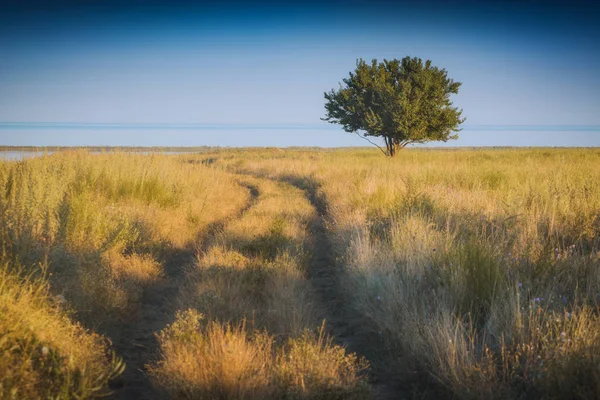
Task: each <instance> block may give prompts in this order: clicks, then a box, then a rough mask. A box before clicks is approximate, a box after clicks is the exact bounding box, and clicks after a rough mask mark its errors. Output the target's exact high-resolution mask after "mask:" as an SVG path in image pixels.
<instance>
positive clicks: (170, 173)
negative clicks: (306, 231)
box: [0, 151, 247, 398]
mask: <svg viewBox="0 0 600 400" xmlns="http://www.w3.org/2000/svg"><path fill="white" fill-rule="evenodd" d="M246 200H247V192H246V191H245V190H244V189H243V188H240V187H239V186H238V185H237V184H236V182H235V181H234V179H233V178H231V177H230V176H229V175H228V174H226V173H224V172H220V171H217V170H215V169H209V168H206V167H205V166H203V165H199V164H192V163H188V162H186V161H185V160H182V159H179V158H176V157H166V156H161V155H147V156H146V155H140V154H137V155H133V154H125V153H118V152H117V153H107V154H96V155H91V154H89V153H87V152H85V151H78V152H64V153H57V154H54V155H51V156H43V157H38V158H31V159H26V160H23V161H19V162H1V163H0V216H1V222H2V223H1V225H0V243H1V247H0V250H1V254H0V261H1V262H2V267H0V273H2V274H3V275H2V279H0V280H1V281H2V302H3V303H2V304H1V305H0V310H2V320H1V322H0V330H2V335H1V337H0V341H1V343H2V347H1V349H0V358H2V359H3V360H4V361H3V362H2V371H1V372H2V373H1V374H0V375H2V376H3V378H2V379H4V380H3V381H2V389H1V390H0V393H3V396H8V397H9V398H11V396H13V393H16V394H14V396H13V397H14V398H38V397H39V398H48V397H51V396H58V397H60V398H88V397H95V396H99V395H105V394H106V393H107V392H108V387H107V384H108V381H109V379H111V378H113V377H114V376H116V375H118V372H120V369H119V368H118V367H119V365H121V363H120V361H119V360H118V359H115V360H114V361H111V359H110V358H107V357H109V353H108V349H107V344H106V343H107V342H106V341H105V340H104V339H102V338H101V337H100V336H98V335H96V334H90V333H87V332H86V331H85V330H84V329H83V328H81V327H80V326H79V325H78V324H77V323H75V322H73V321H72V319H70V318H67V316H66V315H71V316H72V317H73V318H74V319H76V320H78V321H80V322H82V323H83V324H84V325H85V326H86V327H88V328H94V329H95V328H97V329H98V331H100V332H106V331H112V332H115V331H116V332H118V331H119V330H120V329H121V326H122V324H124V323H125V322H127V321H135V319H136V313H137V310H138V308H139V305H140V301H141V299H142V296H143V294H144V292H145V291H147V290H149V289H151V288H153V287H155V286H156V285H158V284H159V283H161V282H162V281H163V280H164V279H165V278H166V277H165V273H164V271H163V263H164V262H166V261H168V259H169V258H170V256H171V254H172V253H173V252H174V251H180V252H186V251H187V252H189V253H190V254H192V253H193V251H194V248H195V246H196V243H197V242H198V240H199V236H201V235H202V233H203V231H204V230H205V229H206V228H207V226H209V225H210V224H211V223H214V222H215V221H218V220H220V219H224V218H226V217H227V216H228V215H229V214H231V213H233V212H235V211H236V210H237V209H239V208H240V207H241V206H242V205H243V204H244V203H245V201H246ZM12 265H22V266H21V267H19V268H13V267H11V268H9V266H12ZM40 266H43V268H41V267H40ZM14 270H18V273H19V274H26V275H27V276H31V277H32V278H31V279H32V280H31V281H27V282H24V283H23V282H21V281H20V280H19V279H17V278H15V277H13V275H14V274H15V273H16V272H14ZM10 271H13V272H10ZM5 274H9V275H5ZM48 287H49V288H50V291H48V289H47V288H48ZM52 299H60V302H61V303H62V306H61V307H60V308H59V307H56V306H55V303H54V302H53V300H52ZM126 346H133V343H126V344H124V345H122V346H120V347H126ZM40 349H43V350H44V354H42V356H40V353H39V351H41V350H40ZM48 354H49V355H48ZM134 368H135V367H134Z"/></svg>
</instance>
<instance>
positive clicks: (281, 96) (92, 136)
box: [0, 0, 600, 146]
mask: <svg viewBox="0 0 600 400" xmlns="http://www.w3.org/2000/svg"><path fill="white" fill-rule="evenodd" d="M46 3H47V2H27V1H19V2H16V1H15V2H14V3H3V5H2V6H0V7H1V8H0V144H32V145H35V144H40V145H42V144H63V145H72V144H78V145H81V144H115V145H118V144H139V145H150V144H155V145H156V144H160V145H169V144H173V145H181V144H190V145H191V144H195V145H202V144H213V145H214V144H220V145H229V146H236V145H253V144H255V145H268V144H273V145H286V144H294V145H298V144H301V145H335V144H337V143H340V144H342V145H353V144H366V143H365V142H361V141H360V140H358V139H356V138H353V139H350V138H349V135H350V134H344V133H342V132H340V130H339V129H337V128H335V127H333V126H328V125H327V124H325V123H323V122H321V121H320V120H319V118H320V117H322V116H323V115H324V107H323V104H324V99H323V92H325V91H327V90H329V89H331V88H333V87H337V84H338V82H339V81H341V79H342V78H344V77H346V76H347V74H348V72H349V71H350V70H351V69H353V68H354V66H355V62H356V59H357V58H359V57H362V58H364V59H367V60H370V59H372V58H378V59H381V58H402V57H404V56H406V55H411V56H418V57H421V58H423V59H431V60H432V61H433V63H434V64H435V65H438V66H440V67H443V68H446V69H447V70H448V72H449V76H450V77H452V78H454V79H455V80H458V81H461V82H463V86H462V87H461V90H460V93H459V94H458V95H457V96H455V98H454V99H455V104H457V105H459V106H460V107H462V108H463V109H464V115H465V116H466V117H467V122H466V124H465V128H466V129H465V132H464V134H463V135H462V136H463V137H467V138H469V137H471V142H469V141H468V140H467V142H465V141H464V140H462V139H461V140H459V141H458V143H459V144H462V145H474V144H476V145H498V144H502V145H507V144H508V145H510V144H514V145H519V144H522V143H524V142H522V141H520V140H521V139H522V137H521V134H520V133H519V134H516V135H513V136H515V137H514V138H513V139H510V140H508V143H507V138H510V135H509V136H504V137H502V138H500V139H498V134H486V135H483V136H479V137H477V136H476V132H480V131H481V132H483V131H486V132H489V129H490V128H489V127H485V126H492V125H493V126H494V128H493V129H498V126H501V127H502V126H504V127H506V126H515V125H518V126H521V127H520V128H518V129H516V128H515V129H512V131H518V132H530V134H531V135H533V136H531V137H535V131H530V130H529V128H527V127H522V126H523V125H527V126H529V125H533V126H537V128H536V129H538V130H539V126H540V125H544V126H556V125H560V126H581V125H585V126H590V127H591V128H590V129H588V131H589V132H588V133H587V136H585V135H583V136H582V134H581V132H579V131H580V130H581V129H579V128H577V127H576V128H575V129H574V130H569V129H563V130H559V131H558V132H557V131H556V130H554V131H553V130H552V129H550V130H549V132H548V133H547V135H549V136H548V137H549V138H550V139H549V142H550V143H552V141H553V140H554V141H556V140H558V139H557V138H559V139H560V138H562V139H560V140H558V142H556V143H558V145H600V141H599V140H600V139H599V137H600V130H598V128H597V127H598V126H600V112H599V111H600V100H599V99H598V95H599V94H600V74H598V71H600V24H598V17H599V16H600V14H599V13H598V12H597V11H596V8H595V7H594V6H593V3H585V2H579V3H578V2H572V1H571V2H539V1H508V2H500V1H495V2H478V1H462V2H459V3H457V4H458V5H455V3H452V5H450V3H451V2H440V1H425V2H418V3H417V2H414V3H411V2H400V3H399V2H382V1H379V2H377V1H375V2H372V1H371V2H367V1H352V0H350V1H326V2H312V3H299V2H281V3H262V4H256V3H231V2H230V3H220V5H219V6H216V5H211V4H208V3H198V2H182V1H179V2H178V1H171V2H166V1H164V2H161V1H145V2H142V1H138V2H127V1H121V2H111V1H104V2H90V1H87V2H84V1H80V2H61V1H55V2H51V4H50V5H49V4H46ZM84 4H85V5H84ZM7 122H22V123H32V122H36V123H56V122H61V123H63V122H69V123H119V124H140V123H144V124H157V123H158V124H182V123H192V124H215V125H219V126H221V124H225V125H222V127H221V129H220V130H218V131H214V132H217V133H214V132H213V131H210V132H212V133H210V135H213V134H214V135H218V138H217V139H215V138H214V137H213V138H211V140H207V137H208V136H210V135H209V134H205V135H204V137H205V139H201V137H202V135H200V136H198V135H196V136H194V135H195V133H194V132H193V130H192V129H186V130H184V131H180V130H177V129H172V130H171V131H172V132H174V133H173V134H171V136H169V135H165V132H163V131H161V130H159V129H154V130H145V131H143V133H140V132H136V131H134V130H132V129H127V130H120V131H119V132H118V133H115V132H113V133H112V135H113V137H112V138H111V136H110V135H111V134H110V133H109V132H108V131H107V130H106V129H105V130H98V129H85V130H83V129H80V130H79V131H74V130H73V129H72V128H71V129H67V130H61V129H46V130H40V129H37V130H32V129H16V130H15V129H11V128H7V127H6V126H4V127H1V126H2V123H7ZM257 126H258V127H262V128H260V129H259V128H257ZM290 126H293V127H292V128H293V129H288V128H290ZM223 127H228V128H230V129H225V128H223ZM238 127H239V129H238ZM252 127H254V129H252ZM265 127H267V128H268V129H267V128H265ZM297 127H304V128H303V129H297ZM202 129H204V131H205V133H207V130H206V128H202ZM277 129H280V130H281V131H282V132H283V131H285V132H286V133H285V134H284V133H282V134H278V133H277ZM506 129H507V128H505V129H504V131H506ZM508 130H509V131H511V129H510V128H508ZM577 130H579V131H578V132H574V131H577ZM241 131H244V132H245V133H243V132H242V133H240V132H241ZM228 132H232V133H234V134H229V133H228ZM249 132H250V133H249ZM311 132H312V133H311ZM316 132H321V133H319V134H316ZM177 135H179V136H180V137H179V139H177V140H175V138H176V137H177ZM186 135H187V136H186ZM277 135H279V137H278V136H277ZM281 135H287V136H285V137H286V138H288V139H289V140H287V139H285V138H284V139H283V140H282V138H281V137H280V136H281ZM327 135H329V136H327ZM347 135H348V136H347ZM552 135H554V136H552ZM557 135H558V136H557ZM561 135H562V136H561ZM578 135H579V136H578ZM169 137H171V138H172V140H173V143H171V142H169ZM187 137H193V138H195V139H194V140H185V138H187ZM198 138H200V139H198ZM340 138H344V139H342V140H341V141H340ZM486 138H489V140H486ZM473 140H475V142H473ZM541 140H542V143H543V141H544V137H543V136H542V137H541ZM561 140H562V141H561ZM565 141H566V142H565ZM209 142H210V143H209Z"/></svg>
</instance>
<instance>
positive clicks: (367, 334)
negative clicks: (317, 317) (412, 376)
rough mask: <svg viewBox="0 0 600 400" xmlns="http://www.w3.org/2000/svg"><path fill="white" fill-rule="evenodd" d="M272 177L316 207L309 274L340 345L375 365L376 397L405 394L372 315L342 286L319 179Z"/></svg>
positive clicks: (372, 374) (380, 399)
mask: <svg viewBox="0 0 600 400" xmlns="http://www.w3.org/2000/svg"><path fill="white" fill-rule="evenodd" d="M246 174H247V175H250V176H254V177H257V178H263V179H264V178H269V177H267V176H264V175H262V174H256V175H255V174H253V173H251V172H246ZM269 179H272V180H278V181H280V182H283V183H287V184H291V185H293V186H295V187H297V188H299V189H301V190H302V191H303V192H304V193H305V196H306V198H307V199H308V200H309V201H310V203H311V204H312V205H313V207H314V208H315V210H316V213H315V219H314V220H313V222H312V224H311V227H310V230H311V232H310V236H311V241H310V244H309V247H308V250H309V251H310V253H311V257H310V264H309V268H308V275H309V279H310V281H311V283H312V285H313V288H314V290H315V292H316V294H317V296H318V303H319V304H320V305H321V309H322V312H323V315H322V316H321V317H322V318H323V319H325V320H326V327H327V330H328V332H329V333H330V334H331V335H332V336H333V338H334V340H335V342H336V343H337V344H338V345H341V346H343V347H345V348H346V349H348V351H350V352H352V353H355V354H357V355H358V356H360V357H364V358H365V359H367V360H368V361H369V364H370V365H371V371H370V375H369V383H370V384H371V388H372V393H373V397H374V399H377V400H387V399H401V398H405V397H406V395H407V393H405V392H404V391H403V390H401V389H400V388H399V387H398V385H397V384H395V383H393V382H394V379H393V377H391V376H390V374H389V372H388V369H387V368H386V367H385V360H386V359H387V355H386V354H385V350H384V349H385V346H384V343H383V340H382V338H381V336H380V335H379V334H378V332H377V330H376V328H374V327H373V326H372V325H371V323H370V319H369V318H367V317H366V316H365V315H362V314H360V313H359V312H358V311H356V310H355V309H354V308H353V307H351V306H350V305H349V304H348V302H347V301H345V299H347V296H348V295H347V293H344V291H343V288H342V286H341V285H342V282H341V279H342V274H343V270H341V266H340V265H339V263H338V262H336V252H335V249H334V247H333V246H332V244H331V241H330V238H329V235H328V233H327V229H326V225H325V221H326V220H327V204H326V202H325V200H324V199H323V198H322V197H320V196H318V190H319V183H318V182H317V181H316V180H314V179H312V178H307V177H298V176H284V177H281V178H278V179H273V178H269Z"/></svg>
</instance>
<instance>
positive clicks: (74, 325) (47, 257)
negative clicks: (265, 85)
mask: <svg viewBox="0 0 600 400" xmlns="http://www.w3.org/2000/svg"><path fill="white" fill-rule="evenodd" d="M0 191H1V192H0V213H1V215H2V217H1V221H0V222H1V224H0V242H1V244H2V246H1V254H0V309H1V310H2V311H3V312H2V313H1V314H0V356H1V358H0V398H4V397H6V398H47V397H50V396H54V397H60V398H90V397H99V396H103V395H106V394H109V395H110V396H112V397H113V398H133V397H137V398H144V397H146V398H157V397H167V398H190V399H192V398H193V399H196V398H206V399H214V398H221V399H264V398H311V399H332V398H338V399H348V398H350V399H351V398H355V399H363V398H371V397H374V398H461V399H470V398H482V397H488V398H581V399H585V398H597V397H600V384H599V383H598V382H600V315H599V308H598V302H599V301H600V260H599V258H600V150H597V149H577V150H576V149H495V150H491V149H481V150H473V149H469V150H468V149H456V150H433V149H422V150H418V149H410V150H406V151H403V152H401V154H399V155H398V157H396V158H395V159H386V158H385V157H383V156H382V155H381V154H380V153H378V152H377V150H373V149H355V150H350V149H339V150H329V151H324V150H313V149H310V150H307V149H287V150H281V149H230V150H210V149H207V150H205V151H203V152H202V153H200V154H182V155H161V154H154V155H152V154H150V155H144V154H130V153H120V152H106V153H101V154H90V153H89V152H87V151H84V150H78V151H61V152H59V153H56V154H52V155H46V156H41V157H37V158H31V159H26V160H23V161H4V162H1V163H0Z"/></svg>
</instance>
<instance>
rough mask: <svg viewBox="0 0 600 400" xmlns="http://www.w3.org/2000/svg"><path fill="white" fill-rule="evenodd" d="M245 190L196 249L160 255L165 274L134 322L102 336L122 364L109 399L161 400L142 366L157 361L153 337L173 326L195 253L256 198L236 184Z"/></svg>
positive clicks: (144, 299)
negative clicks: (235, 207) (239, 205)
mask: <svg viewBox="0 0 600 400" xmlns="http://www.w3.org/2000/svg"><path fill="white" fill-rule="evenodd" d="M238 184H239V185H240V186H243V187H245V188H246V189H247V190H248V192H249V194H250V198H249V200H248V201H247V202H246V204H245V205H244V206H243V207H242V208H241V209H240V210H238V211H237V212H236V213H235V215H233V216H229V217H226V218H223V219H221V220H218V221H215V222H213V223H211V224H209V225H208V226H206V227H205V228H204V229H203V230H202V232H201V233H200V234H199V235H198V239H197V240H196V246H188V247H187V248H184V249H176V248H170V249H167V250H165V251H164V252H163V253H162V254H161V257H160V258H161V259H162V260H161V261H162V265H163V271H164V274H165V277H164V279H162V281H161V282H159V283H157V284H154V285H151V286H148V287H146V288H145V290H144V294H143V296H142V300H141V303H140V307H139V311H138V314H137V318H135V319H134V320H132V321H130V322H129V323H127V322H126V323H124V324H121V325H118V326H115V327H114V328H113V329H111V331H110V332H108V333H107V335H106V336H108V337H109V338H112V341H113V348H114V350H115V352H116V353H117V355H118V356H120V357H122V358H123V361H124V362H125V366H126V368H125V371H124V372H123V374H122V375H121V376H120V377H119V378H118V379H117V380H115V381H113V382H112V383H111V389H112V390H113V394H112V395H111V396H110V397H111V398H113V399H123V400H124V399H142V400H144V399H148V400H150V399H153V400H154V399H162V398H165V395H164V394H163V393H161V392H160V391H158V390H157V389H156V388H155V387H154V386H153V385H152V382H151V381H150V379H149V376H148V374H147V372H146V365H148V364H150V363H152V362H153V361H156V359H157V358H158V356H159V354H158V349H159V344H158V341H157V337H156V334H157V333H158V332H160V331H161V330H162V329H163V328H165V327H166V326H167V325H168V324H171V323H173V321H174V319H175V299H176V297H177V295H178V294H179V289H180V287H181V286H182V284H183V283H184V279H185V271H186V269H187V267H189V266H191V265H192V264H193V263H194V261H195V256H196V253H197V252H198V251H204V250H206V249H207V247H208V246H209V245H210V241H211V239H212V238H213V237H215V236H216V235H218V233H219V232H220V231H221V230H222V229H223V227H224V226H225V225H226V224H227V223H228V222H230V221H232V220H235V219H239V218H241V217H242V216H243V215H244V214H245V213H246V212H247V211H248V210H249V209H250V208H251V207H252V206H253V205H254V204H255V203H256V199H257V198H258V196H259V194H260V193H259V190H258V188H257V187H256V186H253V185H251V184H248V183H246V182H242V181H238Z"/></svg>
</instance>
